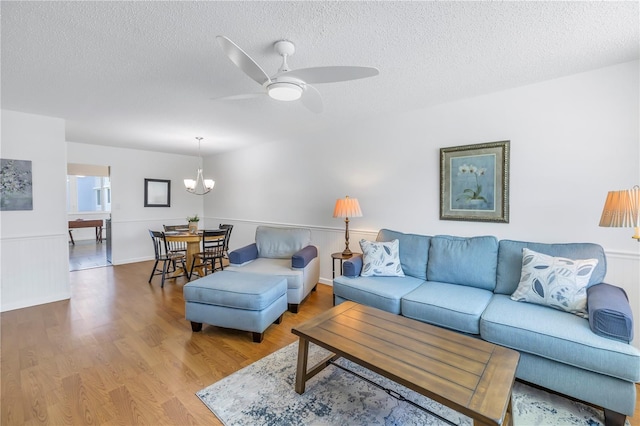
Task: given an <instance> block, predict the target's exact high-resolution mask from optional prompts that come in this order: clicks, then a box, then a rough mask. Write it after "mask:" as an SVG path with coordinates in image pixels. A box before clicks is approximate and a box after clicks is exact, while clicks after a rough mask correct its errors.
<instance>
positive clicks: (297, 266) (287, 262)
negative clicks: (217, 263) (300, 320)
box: [225, 226, 320, 313]
mask: <svg viewBox="0 0 640 426" xmlns="http://www.w3.org/2000/svg"><path fill="white" fill-rule="evenodd" d="M229 263H230V265H229V267H227V268H226V269H225V270H228V271H237V272H251V273H256V274H266V275H277V276H281V277H283V278H286V279H287V304H288V309H289V311H290V312H293V313H297V312H298V309H299V306H300V303H302V302H303V301H304V299H305V298H306V297H307V296H308V295H309V293H311V291H312V290H315V289H316V285H317V284H318V280H319V279H320V260H319V259H318V249H317V248H316V247H315V246H313V245H311V230H310V229H306V228H276V227H270V226H258V228H257V229H256V242H255V243H252V244H249V245H247V246H244V247H242V248H239V249H237V250H234V251H232V252H230V253H229Z"/></svg>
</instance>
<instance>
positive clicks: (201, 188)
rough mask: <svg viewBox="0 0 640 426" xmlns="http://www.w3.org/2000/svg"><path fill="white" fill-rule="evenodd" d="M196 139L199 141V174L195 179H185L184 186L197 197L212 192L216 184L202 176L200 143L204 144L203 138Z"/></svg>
mask: <svg viewBox="0 0 640 426" xmlns="http://www.w3.org/2000/svg"><path fill="white" fill-rule="evenodd" d="M196 139H197V140H198V173H197V175H196V178H195V179H185V180H184V186H185V188H186V189H187V192H190V193H192V194H195V195H204V194H206V193H208V192H210V191H211V190H212V189H213V186H214V185H215V184H216V183H215V181H214V180H213V179H205V178H204V177H203V176H202V155H200V143H201V142H202V138H201V137H197V138H196Z"/></svg>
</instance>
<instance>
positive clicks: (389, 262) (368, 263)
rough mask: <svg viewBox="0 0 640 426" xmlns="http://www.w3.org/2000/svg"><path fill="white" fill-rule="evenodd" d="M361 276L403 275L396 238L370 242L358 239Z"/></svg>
mask: <svg viewBox="0 0 640 426" xmlns="http://www.w3.org/2000/svg"><path fill="white" fill-rule="evenodd" d="M360 248H361V249H362V272H360V275H362V276H363V277H404V272H402V266H401V265H400V255H399V252H398V250H399V245H398V240H393V241H389V242H375V243H374V242H371V241H367V240H360Z"/></svg>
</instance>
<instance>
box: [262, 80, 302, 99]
mask: <svg viewBox="0 0 640 426" xmlns="http://www.w3.org/2000/svg"><path fill="white" fill-rule="evenodd" d="M267 92H268V93H269V96H270V97H271V98H272V99H275V100H277V101H297V100H298V99H300V97H301V96H302V87H300V86H299V85H297V84H295V83H286V82H280V83H271V84H270V85H269V86H268V87H267Z"/></svg>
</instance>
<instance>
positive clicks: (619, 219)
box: [600, 185, 640, 228]
mask: <svg viewBox="0 0 640 426" xmlns="http://www.w3.org/2000/svg"><path fill="white" fill-rule="evenodd" d="M600 226H610V227H616V228H635V227H637V226H640V187H638V186H637V185H636V186H634V187H633V188H632V189H623V190H621V191H609V193H608V194H607V199H606V201H605V203H604V208H603V209H602V216H601V217H600Z"/></svg>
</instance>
